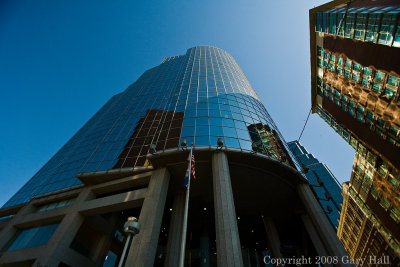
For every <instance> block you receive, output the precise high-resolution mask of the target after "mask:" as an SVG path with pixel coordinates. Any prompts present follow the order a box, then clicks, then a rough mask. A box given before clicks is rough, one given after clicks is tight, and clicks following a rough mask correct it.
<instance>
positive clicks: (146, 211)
mask: <svg viewBox="0 0 400 267" xmlns="http://www.w3.org/2000/svg"><path fill="white" fill-rule="evenodd" d="M169 176H170V175H169V172H168V170H167V169H166V168H162V169H158V170H155V171H153V174H152V175H151V178H150V183H149V186H148V188H147V191H146V196H145V199H144V202H143V206H142V210H141V211H140V216H139V223H140V226H141V230H140V233H139V234H137V235H136V236H135V237H134V238H133V240H132V243H131V246H130V248H129V252H128V255H127V257H126V261H125V265H124V266H153V264H154V260H155V256H156V250H157V244H158V237H159V235H160V228H161V222H162V216H163V213H164V207H165V200H166V198H167V191H168V184H169Z"/></svg>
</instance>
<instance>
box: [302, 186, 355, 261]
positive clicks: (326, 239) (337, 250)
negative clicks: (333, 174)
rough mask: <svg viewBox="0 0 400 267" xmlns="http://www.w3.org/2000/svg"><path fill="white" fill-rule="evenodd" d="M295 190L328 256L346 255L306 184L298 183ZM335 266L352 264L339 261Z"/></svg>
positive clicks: (340, 256)
mask: <svg viewBox="0 0 400 267" xmlns="http://www.w3.org/2000/svg"><path fill="white" fill-rule="evenodd" d="M297 192H298V194H299V196H300V199H301V200H302V202H303V204H304V206H305V208H306V211H307V214H308V215H309V216H310V219H311V221H312V223H313V225H314V226H315V229H316V230H317V233H318V235H319V236H320V237H321V241H322V243H323V244H324V247H325V248H326V249H327V252H328V253H329V255H330V256H338V257H339V259H340V258H342V257H343V256H348V254H347V252H346V251H345V249H344V247H343V245H342V243H340V241H339V238H338V237H337V236H336V233H335V231H334V230H333V228H332V226H331V224H330V222H329V220H328V217H327V216H326V214H325V213H324V211H323V210H322V208H321V206H320V204H319V203H318V201H317V200H316V199H315V197H314V195H313V193H312V191H311V189H310V187H309V185H308V184H305V183H303V184H299V185H298V186H297ZM336 266H353V265H345V264H343V263H341V262H340V261H339V263H338V264H337V265H336Z"/></svg>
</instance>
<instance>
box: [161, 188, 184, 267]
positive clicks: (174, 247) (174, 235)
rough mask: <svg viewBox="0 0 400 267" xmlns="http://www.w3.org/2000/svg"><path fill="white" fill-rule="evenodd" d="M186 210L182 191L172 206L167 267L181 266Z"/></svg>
mask: <svg viewBox="0 0 400 267" xmlns="http://www.w3.org/2000/svg"><path fill="white" fill-rule="evenodd" d="M184 210H185V191H183V190H182V191H179V192H178V193H177V194H176V195H175V198H174V203H173V205H172V216H171V222H170V224H169V232H168V243H167V252H166V258H165V264H164V266H166V267H175V266H178V265H179V252H180V245H181V239H182V223H183V213H184Z"/></svg>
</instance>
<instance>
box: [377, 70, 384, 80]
mask: <svg viewBox="0 0 400 267" xmlns="http://www.w3.org/2000/svg"><path fill="white" fill-rule="evenodd" d="M375 80H378V81H380V82H383V81H384V80H385V73H384V72H382V71H379V70H377V71H376V72H375Z"/></svg>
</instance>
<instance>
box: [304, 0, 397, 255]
mask: <svg viewBox="0 0 400 267" xmlns="http://www.w3.org/2000/svg"><path fill="white" fill-rule="evenodd" d="M399 15H400V3H399V2H398V1H369V0H368V1H367V0H366V1H342V0H340V1H333V2H330V3H327V4H325V5H322V6H319V7H316V8H314V9H312V10H310V41H311V46H310V48H311V95H312V96H311V101H312V110H313V112H316V113H318V114H319V115H320V116H321V118H323V119H324V120H325V121H326V122H327V123H328V124H329V125H330V126H331V127H332V128H333V129H334V130H335V131H336V132H338V134H340V135H341V136H342V137H343V138H344V139H345V140H346V141H347V142H349V144H350V145H351V146H352V147H354V149H355V150H356V153H355V158H354V165H353V170H352V174H351V179H350V183H348V184H346V186H344V187H343V196H344V204H343V207H342V213H341V218H340V224H339V229H338V236H339V238H340V239H341V240H342V242H343V244H344V245H345V247H346V249H347V251H348V252H349V254H350V255H351V256H352V257H355V258H362V257H365V256H378V257H379V256H380V255H389V256H390V258H391V259H394V258H396V261H397V262H399V259H400V231H399V229H400V227H399V226H400V225H399V223H400V201H399V199H400V191H399V184H400V172H399V169H400V98H399V95H400V94H399V83H400V64H399V62H400V48H399V47H400V17H399Z"/></svg>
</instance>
